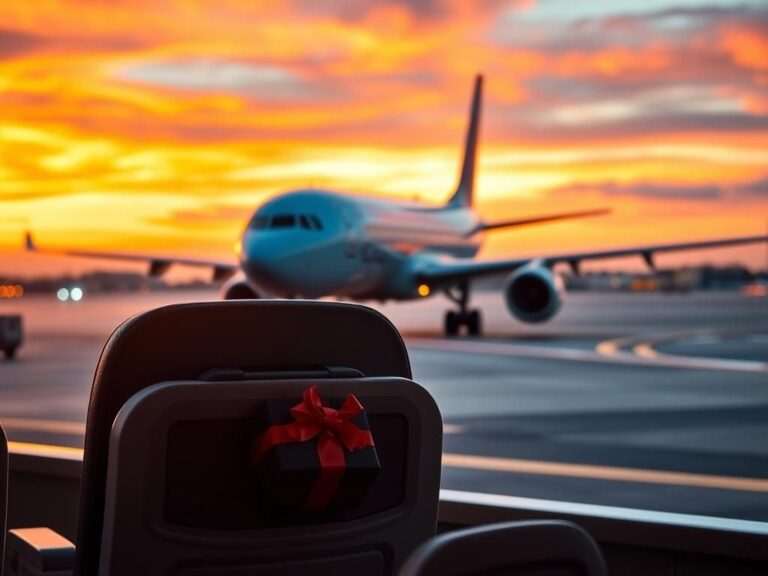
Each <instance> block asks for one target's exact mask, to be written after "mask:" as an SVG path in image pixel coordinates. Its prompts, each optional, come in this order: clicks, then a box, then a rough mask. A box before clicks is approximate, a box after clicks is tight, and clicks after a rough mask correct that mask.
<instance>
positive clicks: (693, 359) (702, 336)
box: [595, 331, 768, 372]
mask: <svg viewBox="0 0 768 576" xmlns="http://www.w3.org/2000/svg"><path fill="white" fill-rule="evenodd" d="M689 339H691V340H692V341H695V342H696V343H713V342H718V341H721V340H722V338H721V337H720V336H718V335H716V334H713V333H712V332H711V331H706V332H698V333H697V332H693V333H675V334H659V335H656V336H651V337H644V338H636V337H627V338H614V339H612V340H605V341H603V342H600V343H599V344H598V345H597V346H596V347H595V350H596V351H597V352H598V354H601V355H602V356H604V357H606V358H622V357H625V358H633V357H635V358H642V359H643V360H646V361H649V362H652V363H653V364H655V365H657V366H663V367H668V368H689V369H691V368H692V369H696V370H724V371H735V372H768V363H766V362H759V361H751V360H732V359H726V358H703V357H700V356H678V355H673V354H665V353H663V352H659V351H658V350H656V349H655V348H654V347H653V343H654V342H674V341H676V340H689ZM625 349H631V350H632V353H629V352H627V351H625Z"/></svg>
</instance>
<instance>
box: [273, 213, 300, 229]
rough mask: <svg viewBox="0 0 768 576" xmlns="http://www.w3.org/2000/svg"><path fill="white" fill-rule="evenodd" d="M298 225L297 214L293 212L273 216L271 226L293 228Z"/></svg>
mask: <svg viewBox="0 0 768 576" xmlns="http://www.w3.org/2000/svg"><path fill="white" fill-rule="evenodd" d="M294 226H296V216H294V215H293V214H278V215H277V216H273V217H272V226H270V228H293V227H294Z"/></svg>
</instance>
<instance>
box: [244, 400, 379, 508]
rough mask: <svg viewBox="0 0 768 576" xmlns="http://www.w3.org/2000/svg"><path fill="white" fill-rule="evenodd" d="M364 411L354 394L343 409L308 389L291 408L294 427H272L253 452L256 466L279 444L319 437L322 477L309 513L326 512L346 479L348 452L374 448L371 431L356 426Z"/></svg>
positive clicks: (307, 504) (309, 499)
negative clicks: (311, 511)
mask: <svg viewBox="0 0 768 576" xmlns="http://www.w3.org/2000/svg"><path fill="white" fill-rule="evenodd" d="M362 411H363V406H362V405H361V404H360V402H358V400H357V398H355V396H354V395H352V394H349V395H348V396H347V398H346V400H344V404H343V405H342V407H341V408H339V409H338V410H336V409H335V408H329V407H328V406H323V402H322V400H320V395H319V393H318V391H317V386H312V387H311V388H307V389H306V390H304V399H303V400H302V401H301V402H300V403H299V404H297V405H296V406H294V407H293V408H291V415H292V416H293V419H294V421H293V422H291V423H290V424H276V425H275V426H271V427H269V428H268V429H267V430H266V431H265V432H264V433H263V434H262V435H261V436H259V438H258V440H257V441H256V442H255V443H254V445H253V447H252V449H251V456H252V460H253V462H254V463H257V462H258V461H259V460H261V458H262V457H263V456H264V454H265V453H266V452H267V451H268V450H270V449H271V448H272V447H273V446H277V445H278V444H293V443H295V442H308V441H309V440H312V439H313V438H315V437H316V436H318V440H317V457H318V459H319V460H320V476H319V477H318V478H317V481H316V482H315V486H314V487H313V488H312V491H311V492H310V494H309V496H308V497H307V501H306V502H305V504H304V508H305V509H306V510H322V509H324V508H326V507H327V506H328V503H329V502H330V501H331V498H332V497H333V495H334V494H335V493H336V489H337V488H338V486H339V483H340V482H341V479H342V477H343V476H344V470H345V469H346V467H347V464H346V462H345V460H344V451H345V450H346V451H347V452H352V451H354V450H361V449H363V448H365V447H366V446H373V436H371V433H370V431H368V430H363V429H362V428H359V427H358V426H357V425H355V424H354V423H353V422H352V420H354V419H355V418H356V417H357V416H358V415H359V414H360V413H361V412H362Z"/></svg>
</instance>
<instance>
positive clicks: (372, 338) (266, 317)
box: [75, 301, 411, 576]
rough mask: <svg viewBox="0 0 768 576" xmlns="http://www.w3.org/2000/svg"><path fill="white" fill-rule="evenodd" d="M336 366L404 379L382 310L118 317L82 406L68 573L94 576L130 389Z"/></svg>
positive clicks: (286, 306) (189, 309)
mask: <svg viewBox="0 0 768 576" xmlns="http://www.w3.org/2000/svg"><path fill="white" fill-rule="evenodd" d="M318 366H319V367H322V366H343V367H348V368H353V369H356V370H358V371H360V372H361V373H362V374H364V375H365V376H370V377H374V376H399V377H404V378H410V376H411V370H410V364H409V362H408V356H407V353H406V351H405V347H404V345H403V342H402V339H401V338H400V335H399V334H398V333H397V331H396V330H395V329H394V327H393V326H392V325H391V323H390V322H389V321H388V320H387V319H386V318H384V317H383V316H382V315H381V314H379V313H377V312H375V311H373V310H371V309H368V308H365V307H362V306H354V305H347V304H335V303H317V302H303V301H229V302H207V303H200V304H180V305H174V306H167V307H164V308H159V309H157V310H152V311H149V312H146V313H144V314H140V315H138V316H135V317H134V318H131V319H130V320H128V321H126V322H125V323H123V324H122V325H121V326H120V327H118V328H117V330H115V332H114V333H113V334H112V336H111V337H110V338H109V340H108V341H107V343H106V345H105V347H104V350H103V352H102V354H101V358H100V359H99V363H98V366H97V368H96V373H95V376H94V382H93V387H92V389H91V398H90V404H89V408H88V416H87V422H86V436H85V452H84V458H83V477H82V483H81V497H80V515H79V527H78V535H77V557H76V563H75V573H76V574H79V575H86V576H91V575H95V574H97V571H98V563H99V557H100V547H101V539H102V521H103V518H104V497H105V484H106V477H107V455H108V449H109V438H110V431H111V428H112V424H113V422H114V420H115V417H116V416H117V413H118V411H119V410H120V409H121V408H122V406H123V405H124V404H125V403H126V402H127V401H128V399H129V398H131V396H133V395H134V394H135V393H136V392H138V391H139V390H142V389H143V388H146V387H148V386H151V385H153V384H156V383H158V382H163V381H169V380H183V379H190V380H193V379H197V378H198V377H199V376H200V375H201V374H202V373H204V372H205V371H207V370H209V369H212V368H223V369H243V370H251V369H259V370H264V369H267V368H274V369H277V370H281V371H282V370H288V369H291V368H293V369H306V368H307V367H318Z"/></svg>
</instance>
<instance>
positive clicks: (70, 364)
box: [0, 292, 768, 521]
mask: <svg viewBox="0 0 768 576" xmlns="http://www.w3.org/2000/svg"><path fill="white" fill-rule="evenodd" d="M214 297H215V293H213V292H205V293H168V294H151V295H127V296H115V297H105V296H94V297H92V298H86V299H85V300H84V301H83V302H80V303H77V304H74V303H69V304H62V303H59V302H56V301H55V300H54V299H52V298H50V297H48V298H42V297H29V298H24V299H22V300H19V301H16V302H13V303H11V302H0V314H3V313H13V312H19V313H23V314H24V318H25V325H26V336H27V341H26V343H25V345H24V347H23V348H22V349H21V350H20V351H19V358H18V359H17V360H14V361H6V362H2V361H0V420H1V421H2V422H3V425H4V426H5V428H6V431H7V432H8V436H9V439H10V440H11V441H16V442H33V443H45V444H58V445H65V446H73V447H81V446H82V441H83V432H84V420H85V413H86V407H87V401H88V394H89V391H90V384H91V378H92V374H93V370H94V368H95V366H96V361H97V359H98V355H99V353H100V351H101V346H102V345H103V343H104V341H105V339H106V338H107V336H108V335H109V333H110V331H111V330H112V329H113V328H114V327H115V326H116V325H117V324H118V323H119V322H120V321H121V320H122V319H124V318H126V317H127V316H129V315H131V314H133V313H136V312H138V311H140V310H144V309H147V308H150V307H153V306H158V305H162V304H165V303H170V302H175V301H189V300H200V299H211V298H214ZM474 301H475V303H476V304H477V305H478V306H479V307H480V308H481V309H482V310H483V313H484V317H485V326H486V336H485V337H484V338H482V339H476V338H454V339H445V338H443V337H442V335H441V328H440V327H441V324H442V311H443V310H444V309H445V308H446V307H447V306H449V303H448V302H447V301H446V300H443V299H442V298H435V299H430V300H427V301H423V302H418V303H408V304H400V305H386V306H382V307H380V309H381V310H382V311H383V312H384V313H385V314H387V315H388V316H389V317H390V318H391V319H392V320H393V321H394V322H395V324H396V325H397V326H398V327H399V328H400V330H401V331H402V332H403V334H404V336H405V338H406V343H407V344H408V347H409V352H410V355H411V361H412V364H413V369H414V378H415V379H416V380H417V381H418V382H420V383H422V384H423V385H424V386H426V387H427V388H428V389H429V390H430V391H431V392H432V394H433V395H434V396H435V398H436V399H437V402H438V405H439V406H440V408H441V411H442V413H443V417H444V421H445V424H446V427H445V431H446V435H445V440H444V467H443V487H444V488H451V489H457V490H470V491H477V492H489V493H495V494H509V495H514V496H525V497H532V498H544V499H551V500H565V501H573V502H580V503H589V504H603V505H614V506H623V507H629V508H643V509H650V510H661V511H665V512H682V513H691V514H704V515H711V516H722V517H729V518H741V519H750V520H762V521H768V299H766V298H754V297H752V298H750V297H746V296H742V295H740V294H736V293H730V294H726V293H714V294H703V293H702V294H687V295H684V294H668V295H664V294H640V295H635V294H573V295H571V296H570V298H569V300H568V301H566V303H565V305H564V307H563V310H562V311H561V313H560V315H559V316H558V317H557V318H556V319H555V320H553V321H552V322H550V323H547V324H544V325H540V326H527V325H522V324H519V323H517V322H515V321H514V320H513V319H512V318H511V317H510V316H509V315H508V314H507V313H506V310H505V308H504V305H503V302H502V298H501V297H500V295H499V294H498V293H481V294H478V295H476V296H475V298H474Z"/></svg>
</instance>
